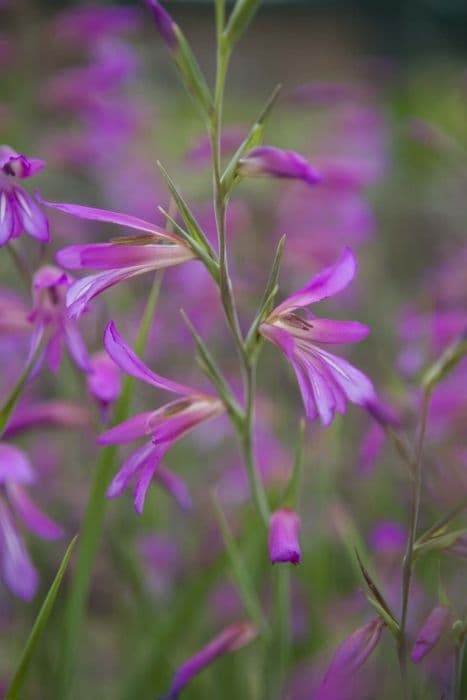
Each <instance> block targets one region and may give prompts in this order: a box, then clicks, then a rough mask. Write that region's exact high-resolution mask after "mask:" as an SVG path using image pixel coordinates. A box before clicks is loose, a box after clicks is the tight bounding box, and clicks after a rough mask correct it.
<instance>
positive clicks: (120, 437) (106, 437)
mask: <svg viewBox="0 0 467 700" xmlns="http://www.w3.org/2000/svg"><path fill="white" fill-rule="evenodd" d="M152 414H153V412H152V411H149V412H147V413H140V414H138V415H137V416H133V417H132V418H129V419H128V420H126V421H124V422H123V423H119V425H115V426H114V427H113V428H110V430H107V431H106V432H105V433H102V435H99V437H98V438H97V442H98V444H99V445H123V444H125V443H127V442H133V440H138V439H139V438H142V437H145V436H146V435H149V434H150V433H151V430H150V429H149V428H148V421H149V419H150V418H151V416H152Z"/></svg>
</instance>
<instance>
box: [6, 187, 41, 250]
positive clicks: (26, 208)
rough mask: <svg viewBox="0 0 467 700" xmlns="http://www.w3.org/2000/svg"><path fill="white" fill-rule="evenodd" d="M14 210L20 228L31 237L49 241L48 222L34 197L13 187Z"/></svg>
mask: <svg viewBox="0 0 467 700" xmlns="http://www.w3.org/2000/svg"><path fill="white" fill-rule="evenodd" d="M13 196H14V198H15V211H16V216H17V217H18V221H19V222H20V225H21V228H23V229H24V230H25V231H26V233H28V234H29V235H30V236H32V237H33V238H37V239H38V240H39V241H42V242H43V243H48V242H49V241H50V232H49V222H48V220H47V217H46V215H45V214H44V212H43V211H42V210H41V209H40V208H39V207H38V206H37V204H36V202H35V201H34V199H33V198H32V197H31V195H29V194H28V193H27V192H26V191H25V190H23V189H22V188H20V187H15V188H14V190H13Z"/></svg>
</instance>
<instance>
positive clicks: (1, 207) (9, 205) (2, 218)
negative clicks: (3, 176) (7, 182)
mask: <svg viewBox="0 0 467 700" xmlns="http://www.w3.org/2000/svg"><path fill="white" fill-rule="evenodd" d="M14 230H15V209H14V205H13V201H12V197H11V195H10V194H9V193H8V192H7V191H6V190H0V247H1V246H4V245H5V244H6V243H8V241H9V240H10V238H11V236H12V235H13V232H14Z"/></svg>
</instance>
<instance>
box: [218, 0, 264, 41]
mask: <svg viewBox="0 0 467 700" xmlns="http://www.w3.org/2000/svg"><path fill="white" fill-rule="evenodd" d="M260 2H261V0H237V2H236V4H235V7H234V9H233V10H232V13H231V15H230V17H229V21H228V22H227V27H226V29H225V40H226V43H227V45H228V46H229V47H231V46H232V45H233V44H234V43H235V42H236V41H238V40H239V39H240V37H241V36H242V34H243V33H244V31H245V30H246V28H247V27H248V25H249V24H250V22H251V20H252V19H253V17H254V15H255V13H256V10H257V9H258V7H259V4H260Z"/></svg>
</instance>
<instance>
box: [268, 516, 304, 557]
mask: <svg viewBox="0 0 467 700" xmlns="http://www.w3.org/2000/svg"><path fill="white" fill-rule="evenodd" d="M299 529H300V517H299V516H298V515H297V513H295V511H293V510H290V509H289V508H281V509H280V510H276V511H275V512H274V513H273V514H272V515H271V518H270V521H269V537H268V544H269V558H270V560H271V562H272V563H273V564H277V563H284V562H290V563H291V564H300V560H301V551H300V544H299V542H298V531H299Z"/></svg>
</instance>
